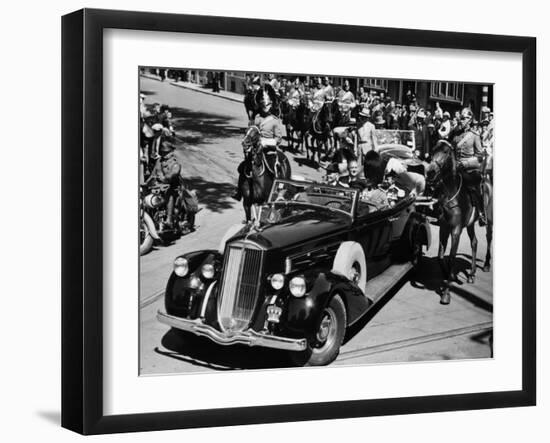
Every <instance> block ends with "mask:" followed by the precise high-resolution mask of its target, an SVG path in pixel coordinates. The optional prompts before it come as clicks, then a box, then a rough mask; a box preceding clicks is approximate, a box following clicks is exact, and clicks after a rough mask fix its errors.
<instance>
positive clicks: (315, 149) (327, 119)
mask: <svg viewBox="0 0 550 443" xmlns="http://www.w3.org/2000/svg"><path fill="white" fill-rule="evenodd" d="M337 108H338V103H337V102H336V101H335V100H328V101H325V102H324V103H323V105H322V106H321V109H319V111H317V112H313V113H310V116H311V117H310V122H309V121H308V134H309V135H310V136H311V138H312V141H311V147H310V148H311V149H308V148H309V147H308V145H307V143H306V156H307V159H308V160H309V151H311V152H312V156H311V161H312V162H314V163H315V154H316V153H317V158H318V160H319V162H320V161H321V155H320V150H321V146H324V154H325V156H327V155H328V141H329V139H330V137H331V134H332V129H333V127H334V114H335V112H336V110H337ZM310 112H311V111H310ZM315 145H317V146H315Z"/></svg>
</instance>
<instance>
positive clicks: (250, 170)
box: [239, 126, 291, 222]
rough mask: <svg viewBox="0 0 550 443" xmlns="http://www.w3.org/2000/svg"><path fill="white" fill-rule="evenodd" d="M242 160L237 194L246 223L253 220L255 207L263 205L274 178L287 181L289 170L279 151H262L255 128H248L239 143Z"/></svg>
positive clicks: (283, 156) (286, 160)
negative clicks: (238, 194) (241, 172)
mask: <svg viewBox="0 0 550 443" xmlns="http://www.w3.org/2000/svg"><path fill="white" fill-rule="evenodd" d="M243 150H244V154H245V161H244V167H243V174H244V176H245V177H246V178H245V180H242V181H241V182H240V183H239V185H240V191H241V193H242V196H243V208H244V212H245V215H246V221H247V222H250V221H251V220H253V219H257V215H258V212H257V207H258V206H259V205H262V204H264V203H265V202H266V201H267V199H268V197H269V193H270V192H271V187H272V186H273V181H274V180H275V179H276V178H284V179H289V178H290V174H291V170H290V163H289V161H288V158H287V157H286V155H285V154H284V153H283V152H281V151H279V150H275V151H269V152H264V150H263V148H262V146H261V143H260V130H259V128H258V127H257V126H251V127H250V128H248V130H247V132H246V135H245V137H244V140H243Z"/></svg>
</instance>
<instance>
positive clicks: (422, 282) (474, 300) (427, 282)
mask: <svg viewBox="0 0 550 443" xmlns="http://www.w3.org/2000/svg"><path fill="white" fill-rule="evenodd" d="M459 255H462V256H465V257H471V256H468V255H465V254H459ZM454 268H455V270H456V274H457V276H458V275H459V274H463V275H466V272H467V271H468V270H469V269H470V260H466V259H464V258H462V257H459V256H457V257H456V259H455V265H454ZM411 285H412V286H413V287H414V288H418V289H425V290H427V291H433V292H436V293H437V294H441V287H442V285H443V274H442V272H441V267H440V264H439V259H438V258H437V257H429V258H428V257H423V258H422V260H421V261H420V263H419V266H418V269H417V270H416V272H415V273H414V274H413V277H412V279H411ZM473 287H474V286H473V285H471V284H467V283H464V282H462V281H458V282H453V283H452V284H451V291H452V292H453V294H456V295H458V296H459V297H461V298H463V299H464V300H466V301H468V302H470V303H471V304H472V305H474V306H476V307H478V308H481V309H483V310H485V311H487V312H493V305H492V303H490V302H488V301H486V300H484V299H483V298H481V297H479V296H478V295H477V294H475V292H473V291H472V290H471V289H470V288H473Z"/></svg>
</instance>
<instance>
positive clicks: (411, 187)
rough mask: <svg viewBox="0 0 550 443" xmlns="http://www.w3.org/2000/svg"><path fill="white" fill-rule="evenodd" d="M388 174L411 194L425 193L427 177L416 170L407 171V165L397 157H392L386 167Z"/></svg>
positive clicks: (396, 184) (395, 182)
mask: <svg viewBox="0 0 550 443" xmlns="http://www.w3.org/2000/svg"><path fill="white" fill-rule="evenodd" d="M385 173H386V176H387V177H389V178H390V179H391V180H392V183H393V184H395V186H397V187H398V188H400V189H404V190H406V191H407V192H408V193H409V195H410V196H416V195H420V194H422V193H424V190H425V189H426V179H425V178H424V176H423V175H421V174H418V173H416V172H409V171H407V167H406V166H405V164H403V162H402V161H401V160H399V159H397V158H390V159H389V160H388V163H387V164H386V168H385Z"/></svg>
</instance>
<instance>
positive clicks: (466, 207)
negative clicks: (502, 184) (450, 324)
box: [426, 140, 493, 304]
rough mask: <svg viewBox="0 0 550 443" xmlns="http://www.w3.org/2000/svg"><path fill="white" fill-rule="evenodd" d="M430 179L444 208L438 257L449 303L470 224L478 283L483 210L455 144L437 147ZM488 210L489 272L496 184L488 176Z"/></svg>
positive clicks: (472, 278)
mask: <svg viewBox="0 0 550 443" xmlns="http://www.w3.org/2000/svg"><path fill="white" fill-rule="evenodd" d="M426 178H427V183H428V185H429V186H431V187H432V188H433V189H434V192H435V195H436V196H437V197H438V200H439V205H440V208H441V216H440V219H439V222H440V223H439V252H438V258H439V262H440V265H441V269H442V271H443V278H444V281H443V287H442V288H441V290H442V294H441V303H442V304H449V303H450V301H451V295H450V284H451V282H453V281H456V273H455V270H454V262H455V258H456V253H457V249H458V243H459V240H460V235H461V234H462V230H463V229H464V228H466V231H467V232H468V236H469V237H470V245H471V247H472V261H471V267H470V272H468V273H467V279H468V283H474V281H475V274H476V269H477V264H476V254H477V238H476V234H475V222H476V220H478V218H479V213H478V211H477V209H476V208H475V206H474V205H473V203H472V196H471V194H470V192H471V191H469V190H468V189H467V186H466V183H465V182H466V179H465V178H464V174H463V173H459V172H457V169H456V159H455V156H454V153H453V149H452V146H451V144H450V143H449V142H447V141H445V140H440V141H439V142H438V143H437V144H436V146H435V148H434V151H433V154H432V162H431V163H430V165H429V166H428V170H427V172H426ZM482 187H483V193H484V194H485V195H484V202H485V211H486V216H487V234H486V235H487V255H486V257H485V265H484V267H483V270H484V271H485V272H487V271H489V270H490V269H491V241H492V232H493V214H492V201H493V195H492V186H491V184H490V182H489V180H487V179H486V178H485V177H483V181H482ZM449 235H450V236H451V252H450V255H449V260H448V263H447V266H445V259H444V256H445V250H446V249H447V242H448V240H449Z"/></svg>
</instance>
